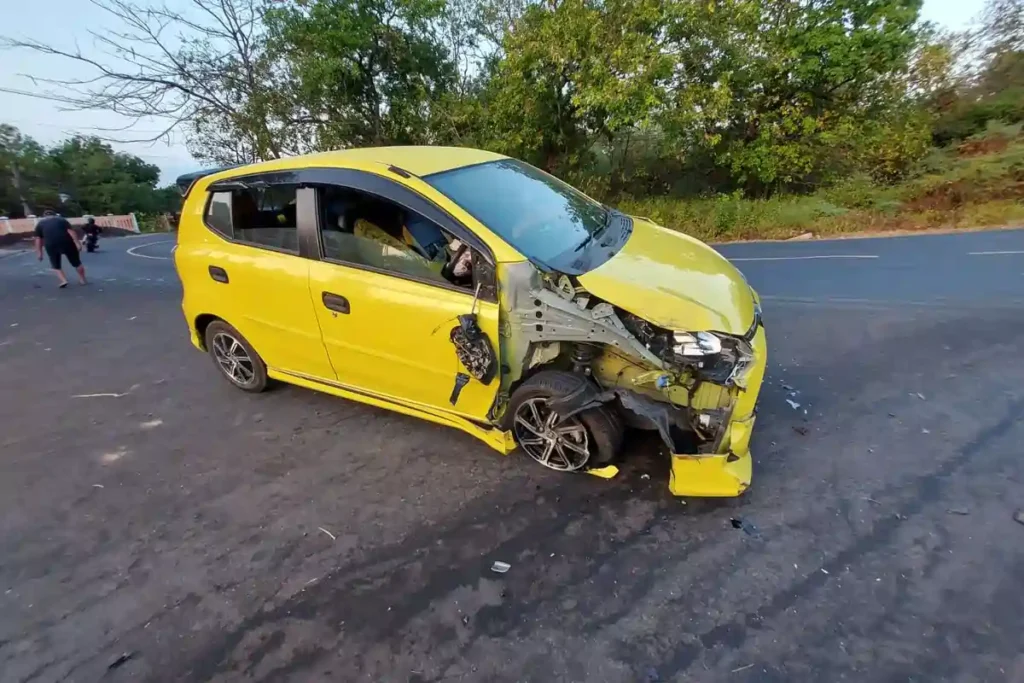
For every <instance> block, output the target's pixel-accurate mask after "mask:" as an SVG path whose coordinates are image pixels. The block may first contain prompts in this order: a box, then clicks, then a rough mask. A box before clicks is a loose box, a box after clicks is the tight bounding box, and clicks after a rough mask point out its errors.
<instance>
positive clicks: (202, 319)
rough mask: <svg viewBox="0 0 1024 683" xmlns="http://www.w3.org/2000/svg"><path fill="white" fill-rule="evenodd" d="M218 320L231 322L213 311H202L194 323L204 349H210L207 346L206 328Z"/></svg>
mask: <svg viewBox="0 0 1024 683" xmlns="http://www.w3.org/2000/svg"><path fill="white" fill-rule="evenodd" d="M218 320H219V321H220V322H223V323H227V324H228V325H230V324H231V323H229V322H228V321H227V320H224V318H222V317H220V316H219V315H214V314H212V313H200V314H199V315H197V316H196V319H195V320H194V321H193V323H192V324H193V327H194V328H195V331H196V335H197V337H198V339H199V345H200V346H201V347H202V349H203V351H209V349H208V348H206V330H207V328H208V327H210V325H211V324H212V323H214V322H217V321H218Z"/></svg>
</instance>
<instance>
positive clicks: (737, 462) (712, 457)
mask: <svg viewBox="0 0 1024 683" xmlns="http://www.w3.org/2000/svg"><path fill="white" fill-rule="evenodd" d="M752 346H753V349H754V358H755V361H754V365H753V367H751V369H750V373H749V374H748V376H747V381H746V385H747V386H746V389H739V388H738V387H734V388H733V389H732V391H733V392H735V399H734V401H735V402H734V403H733V406H732V413H731V415H730V417H729V420H728V422H727V423H726V424H725V425H724V426H723V427H722V428H721V429H722V432H721V434H720V438H719V439H717V445H716V448H715V452H714V453H699V454H687V453H673V454H672V470H671V474H670V479H669V490H670V491H671V492H672V495H675V496H700V497H709V498H710V497H732V496H738V495H740V494H741V493H743V492H744V491H746V490H747V487H749V486H750V479H751V474H752V470H753V467H752V460H751V457H750V435H751V434H752V433H753V430H754V420H755V417H756V416H755V413H756V409H757V397H758V394H759V393H760V392H761V383H762V381H763V380H764V371H765V366H766V364H767V361H768V351H767V344H766V342H765V334H764V327H758V329H757V333H756V334H755V335H754V340H753V342H752Z"/></svg>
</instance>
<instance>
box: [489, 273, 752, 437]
mask: <svg viewBox="0 0 1024 683" xmlns="http://www.w3.org/2000/svg"><path fill="white" fill-rule="evenodd" d="M505 274H506V281H504V282H503V283H502V284H503V286H502V287H501V294H502V311H503V312H507V313H508V319H507V321H503V322H502V329H501V336H502V344H501V348H502V358H501V363H502V366H503V367H502V391H501V392H500V395H499V399H498V401H497V402H496V404H495V407H494V409H493V412H494V416H495V417H500V415H501V411H502V410H503V409H504V405H505V402H507V401H508V396H509V394H510V393H511V391H513V390H514V388H515V386H516V384H517V383H518V382H519V381H521V380H522V379H524V378H527V377H529V376H530V375H531V374H532V373H533V372H536V371H537V370H538V369H540V368H550V367H554V368H558V369H562V370H566V371H571V372H574V373H581V374H585V375H587V376H588V377H590V378H591V379H592V380H593V384H594V385H596V388H597V390H596V391H586V392H583V391H581V392H580V395H579V396H575V397H566V398H565V399H563V400H560V401H559V402H557V405H556V410H557V411H558V412H559V413H560V414H561V415H562V416H563V418H564V417H568V416H571V415H573V414H575V413H578V412H579V411H582V410H587V409H590V408H593V407H594V406H595V405H601V404H615V405H616V406H617V407H618V408H619V409H620V411H621V413H622V414H623V416H624V418H625V419H626V421H627V423H628V424H629V426H632V427H635V428H641V429H656V430H657V431H658V432H659V433H660V434H661V436H662V438H663V440H664V441H665V442H666V445H667V446H668V447H669V448H670V449H671V451H672V452H673V453H698V454H699V453H708V454H714V453H718V451H719V445H720V441H721V439H722V438H723V435H724V432H725V428H726V426H727V425H728V423H729V420H730V415H731V413H732V410H733V406H734V403H735V397H736V395H737V393H738V392H742V391H743V390H744V387H745V380H746V378H747V372H748V370H749V368H750V367H751V365H752V364H753V360H754V354H753V350H752V347H751V340H752V338H753V334H754V333H755V332H756V330H757V328H758V327H759V325H760V320H759V315H758V316H757V319H755V321H754V323H753V324H752V326H751V331H750V332H749V333H748V334H747V335H746V336H744V337H736V336H730V335H724V334H718V333H713V332H708V331H704V330H699V331H687V330H678V331H672V330H667V329H664V328H661V327H658V326H657V325H654V324H653V323H651V322H649V321H646V320H644V319H643V318H640V317H639V316H636V315H634V314H632V313H629V312H628V311H625V310H622V309H620V308H618V307H615V306H612V305H611V304H609V303H607V302H604V301H601V300H599V299H597V298H596V297H594V296H592V295H590V294H589V293H588V292H587V291H586V290H585V289H584V288H582V287H581V286H580V284H579V283H578V282H577V281H575V279H574V278H570V277H569V276H566V275H558V274H550V273H549V274H546V275H540V274H538V273H537V271H536V270H534V269H533V268H532V267H531V266H530V265H529V264H523V265H522V266H520V265H519V264H512V265H511V266H510V267H508V268H507V270H506V273H505Z"/></svg>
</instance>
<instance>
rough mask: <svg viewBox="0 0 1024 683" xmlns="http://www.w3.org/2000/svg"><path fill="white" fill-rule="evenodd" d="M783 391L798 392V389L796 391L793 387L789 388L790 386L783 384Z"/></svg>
mask: <svg viewBox="0 0 1024 683" xmlns="http://www.w3.org/2000/svg"><path fill="white" fill-rule="evenodd" d="M782 390H783V391H796V389H794V388H793V387H791V386H789V385H788V384H783V385H782Z"/></svg>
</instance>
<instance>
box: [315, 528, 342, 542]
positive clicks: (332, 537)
mask: <svg viewBox="0 0 1024 683" xmlns="http://www.w3.org/2000/svg"><path fill="white" fill-rule="evenodd" d="M317 529H319V530H320V531H322V532H324V533H325V534H327V535H328V536H330V537H331V540H332V541H337V540H338V539H337V538H336V537H335V536H334V534H332V533H331V532H330V531H328V530H327V529H325V528H323V527H322V526H318V527H317Z"/></svg>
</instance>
